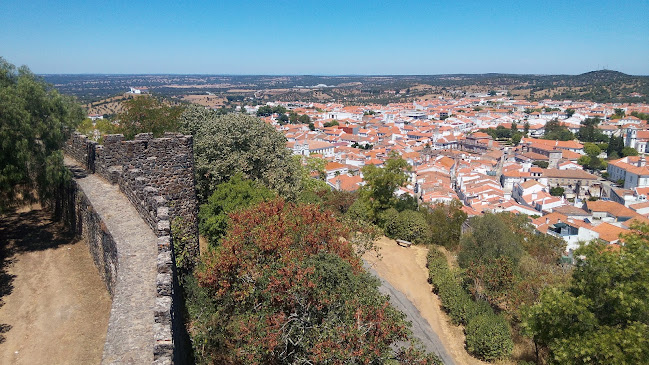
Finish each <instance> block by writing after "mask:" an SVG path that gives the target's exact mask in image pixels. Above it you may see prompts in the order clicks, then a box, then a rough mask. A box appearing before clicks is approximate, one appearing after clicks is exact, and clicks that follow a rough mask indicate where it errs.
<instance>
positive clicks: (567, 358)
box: [523, 225, 649, 364]
mask: <svg viewBox="0 0 649 365" xmlns="http://www.w3.org/2000/svg"><path fill="white" fill-rule="evenodd" d="M575 257H576V258H577V264H576V266H575V270H574V271H573V274H572V280H571V282H570V285H569V286H568V287H567V288H565V289H563V288H552V289H549V290H546V291H545V292H544V293H543V295H542V296H541V300H540V302H539V303H538V304H535V305H533V306H531V307H530V308H529V309H528V310H526V311H525V316H524V322H523V325H524V327H525V328H526V329H527V331H528V333H529V334H530V335H531V336H532V338H533V339H534V341H535V343H537V344H538V345H540V346H544V347H547V348H548V349H549V361H550V363H555V364H640V363H645V362H646V360H647V359H649V266H647V264H646V263H647V262H649V261H648V260H649V227H648V226H647V225H636V226H634V227H633V231H632V233H631V234H629V235H627V236H626V239H625V244H624V245H622V246H620V247H619V249H612V248H611V246H607V245H606V244H603V243H598V242H595V241H593V242H591V243H590V244H589V245H587V246H583V247H582V248H580V249H579V250H577V252H576V253H575Z"/></svg>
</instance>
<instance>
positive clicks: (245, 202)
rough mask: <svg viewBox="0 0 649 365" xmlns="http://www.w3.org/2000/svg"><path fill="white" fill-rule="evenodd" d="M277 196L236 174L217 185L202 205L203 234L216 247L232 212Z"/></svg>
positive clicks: (201, 229) (200, 214) (201, 225)
mask: <svg viewBox="0 0 649 365" xmlns="http://www.w3.org/2000/svg"><path fill="white" fill-rule="evenodd" d="M275 197H276V195H275V193H273V192H272V191H271V190H269V189H267V188H265V187H264V186H262V185H261V184H259V183H258V182H255V181H252V180H244V179H243V178H242V177H241V175H235V176H233V177H232V178H231V179H230V180H228V181H226V182H224V183H222V184H219V185H217V186H216V189H215V190H214V192H213V193H212V195H210V197H209V199H208V200H207V203H205V204H203V205H201V207H200V213H199V215H198V218H199V225H200V231H201V234H202V235H203V236H205V237H206V238H207V240H208V242H209V244H210V246H212V247H216V246H217V245H218V242H219V241H220V239H221V238H222V237H223V236H224V235H225V232H226V230H227V228H228V222H229V214H230V213H232V212H235V211H237V210H239V209H244V208H247V207H249V206H251V205H254V204H257V203H259V202H262V201H267V200H272V199H273V198H275Z"/></svg>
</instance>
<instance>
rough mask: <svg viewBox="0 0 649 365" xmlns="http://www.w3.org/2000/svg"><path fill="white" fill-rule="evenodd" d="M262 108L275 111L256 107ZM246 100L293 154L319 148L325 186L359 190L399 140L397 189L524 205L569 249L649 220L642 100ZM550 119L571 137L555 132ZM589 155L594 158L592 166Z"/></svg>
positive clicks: (426, 199) (431, 198)
mask: <svg viewBox="0 0 649 365" xmlns="http://www.w3.org/2000/svg"><path fill="white" fill-rule="evenodd" d="M265 109H267V110H268V111H269V112H270V113H264V112H262V113H260V111H263V110H265ZM273 110H274V111H273ZM245 111H246V112H247V113H251V114H258V115H261V116H262V119H263V120H264V121H265V122H266V123H269V124H272V125H273V126H275V127H276V128H277V130H279V131H281V132H282V133H283V134H284V135H285V136H286V139H287V141H288V142H287V147H288V148H289V149H291V150H292V151H293V153H294V154H296V155H302V156H310V157H320V158H323V159H325V160H326V161H327V164H326V167H325V170H326V171H325V172H326V181H327V183H328V184H329V186H330V187H331V188H332V189H337V190H344V191H356V190H358V189H359V187H360V186H362V185H363V184H364V182H363V176H362V173H361V168H362V167H363V166H365V165H370V164H372V165H376V166H379V167H380V166H382V164H383V162H384V161H385V159H386V158H387V157H388V155H389V153H390V152H391V151H395V152H397V153H398V154H399V155H400V156H401V157H402V158H403V159H405V160H406V161H407V162H408V164H410V165H411V166H412V172H411V176H410V179H409V183H408V185H407V186H405V187H402V188H400V189H399V190H398V191H397V192H396V194H398V195H401V194H409V195H411V196H413V197H416V198H417V199H418V200H419V201H420V202H421V203H428V204H431V205H434V204H436V203H442V202H443V203H448V202H450V201H452V200H453V199H457V200H460V201H461V202H462V203H463V204H464V207H463V210H464V211H465V212H466V213H467V215H468V216H470V217H471V216H476V215H481V214H483V213H485V212H492V213H496V212H511V213H516V214H525V215H528V216H530V218H531V219H532V222H533V225H534V226H535V227H536V228H537V229H538V230H539V231H540V232H543V233H548V234H551V235H555V236H557V237H560V238H562V239H564V240H565V241H566V243H567V252H566V253H567V254H570V252H572V251H573V250H574V249H576V248H577V247H578V246H579V242H588V241H590V240H593V239H601V240H604V241H606V242H608V243H610V244H617V243H619V235H620V234H621V233H625V232H628V229H629V227H630V225H631V224H632V223H634V222H637V221H640V222H649V219H648V218H647V217H649V201H647V194H648V193H649V168H648V167H646V166H645V165H646V161H645V157H644V153H645V151H646V148H647V147H646V146H647V142H648V141H649V127H648V126H647V121H646V120H643V119H641V118H639V117H637V116H634V115H638V116H641V117H642V118H645V119H646V118H647V115H648V114H647V113H649V105H646V104H624V105H620V104H598V103H592V102H573V101H553V100H543V101H539V102H529V101H525V100H512V99H509V98H503V97H488V96H487V97H481V98H462V99H438V100H424V101H415V102H413V103H399V104H388V105H364V106H345V105H343V104H336V103H328V104H322V103H308V104H307V103H300V102H290V103H268V105H267V106H257V107H248V106H246V107H245ZM287 114H290V115H293V116H295V117H294V118H293V117H291V118H288V117H287ZM264 115H265V116H264ZM298 115H299V116H302V115H306V116H308V120H309V123H301V122H300V120H302V118H300V119H299V120H298V117H297V116H298ZM585 121H591V125H592V127H591V128H590V129H591V130H590V131H589V130H588V126H587V125H585V124H584V122H585ZM552 125H554V129H555V131H556V130H557V129H562V130H564V131H565V133H567V134H568V135H569V137H568V138H562V139H565V140H555V139H554V138H555V137H553V136H551V135H550V133H552V132H554V131H552V130H550V128H552ZM501 132H504V133H502V135H503V136H507V138H500V137H499V133H501ZM587 132H590V134H586V133H587ZM593 134H596V136H597V137H598V138H597V139H594V138H593V137H592V136H593ZM544 137H546V138H544ZM579 137H581V140H580V139H579ZM589 138H590V139H589ZM616 143H617V144H618V145H617V147H615V146H614V144H616ZM611 147H615V148H616V149H618V150H617V151H616V150H613V149H611ZM593 151H594V152H593ZM591 159H593V160H595V159H596V160H597V161H599V162H600V164H599V166H595V167H594V168H592V167H593V164H592V163H589V162H590V160H591Z"/></svg>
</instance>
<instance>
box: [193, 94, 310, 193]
mask: <svg viewBox="0 0 649 365" xmlns="http://www.w3.org/2000/svg"><path fill="white" fill-rule="evenodd" d="M180 130H181V131H182V132H183V133H187V134H191V135H193V136H194V159H195V169H196V176H197V181H196V182H197V186H198V195H199V198H200V200H201V201H202V202H204V201H205V200H206V199H207V198H208V197H209V196H210V195H211V193H212V192H213V191H214V189H216V187H217V186H218V185H219V184H220V183H223V182H226V181H228V180H229V179H230V178H231V177H233V176H234V175H237V174H241V176H242V177H243V178H246V179H251V180H254V181H259V182H260V183H262V184H263V185H264V186H266V187H268V188H270V189H271V190H274V191H276V192H277V193H279V194H280V195H281V196H283V197H286V198H288V199H295V198H296V197H297V195H298V194H299V192H300V189H301V184H300V174H299V164H298V162H297V161H296V160H295V159H293V158H292V153H291V151H290V150H288V149H287V148H286V138H285V137H284V136H283V135H282V134H281V133H280V132H278V131H277V130H275V128H273V127H272V126H271V125H268V124H266V123H263V122H262V121H261V120H259V118H256V117H253V116H250V115H246V114H241V113H235V114H226V115H219V114H218V113H216V112H212V111H209V110H206V109H205V108H201V107H189V108H188V109H187V110H185V112H184V113H183V114H182V116H181V118H180Z"/></svg>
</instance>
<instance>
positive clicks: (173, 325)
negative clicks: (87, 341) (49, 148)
mask: <svg viewBox="0 0 649 365" xmlns="http://www.w3.org/2000/svg"><path fill="white" fill-rule="evenodd" d="M192 144H193V141H192V137H191V136H184V135H178V134H165V136H164V137H163V138H152V136H151V134H139V135H137V136H136V139H135V140H133V141H124V140H123V136H122V135H109V136H106V137H104V143H103V145H100V144H97V143H96V142H93V141H90V140H88V139H87V138H86V137H85V136H83V135H80V134H78V133H75V134H74V135H73V136H72V137H71V138H70V140H68V142H67V144H66V146H65V147H64V151H65V153H66V154H67V155H68V156H70V157H72V158H74V159H75V160H77V162H79V163H80V164H81V165H82V166H83V167H84V168H85V169H86V170H87V172H89V173H96V174H97V175H100V176H101V177H103V178H105V179H106V180H107V181H108V182H110V183H112V184H117V185H118V186H119V189H120V191H121V192H122V193H123V194H124V195H125V196H126V197H127V198H128V200H129V201H130V202H131V203H132V205H133V206H134V207H135V208H136V210H137V211H138V213H139V215H140V216H141V217H142V218H143V219H144V220H145V221H146V222H147V224H148V225H149V226H150V227H151V229H152V231H153V233H154V234H155V235H156V236H158V241H157V243H153V244H156V245H157V249H158V257H157V263H156V265H157V277H156V298H155V307H154V308H153V310H154V316H153V317H154V320H155V323H154V333H155V336H154V337H155V338H154V346H153V351H154V354H153V355H154V356H153V358H154V363H155V364H168V363H173V362H176V363H180V362H183V358H184V354H180V352H179V351H177V349H176V348H175V347H174V345H175V343H178V342H181V341H180V340H179V339H180V337H181V336H182V335H181V333H182V330H181V327H182V325H183V324H182V320H181V317H180V313H179V306H180V305H181V299H180V298H179V297H178V293H179V292H178V290H176V289H177V288H176V286H177V280H176V267H175V260H174V252H173V242H174V237H172V232H171V226H172V222H173V221H176V222H177V223H179V224H177V225H176V226H177V227H178V230H177V231H176V230H175V231H174V232H173V233H174V234H175V235H177V236H178V238H177V239H178V240H179V241H182V242H183V243H184V244H185V245H186V247H185V249H186V251H187V252H186V256H187V257H198V222H197V213H198V212H197V201H196V194H195V182H194V167H193V161H194V158H193V145H192ZM72 193H73V194H76V198H75V199H74V200H75V202H74V207H73V208H74V210H75V211H76V212H75V213H73V214H72V215H74V216H75V218H74V219H72V222H71V223H72V224H73V225H74V226H76V227H77V231H78V233H80V234H81V235H82V236H83V237H84V239H86V240H87V242H88V244H89V249H90V251H91V254H92V256H93V259H94V260H95V264H96V265H97V267H98V268H99V271H100V275H101V276H102V278H103V279H104V282H105V283H106V287H107V288H108V291H109V292H110V293H111V296H112V295H113V288H114V287H115V278H116V277H117V275H116V273H117V270H119V263H118V262H117V257H118V254H117V252H116V249H115V244H114V242H113V240H112V237H111V235H110V232H108V230H107V229H106V228H105V225H104V224H103V222H101V219H100V217H99V216H98V215H97V214H96V213H95V212H94V210H93V209H92V204H91V202H90V201H89V200H88V199H87V198H85V195H84V194H83V193H82V192H79V190H78V189H77V188H76V186H74V185H73V188H72ZM68 215H70V213H68ZM68 221H70V219H68ZM82 227H83V228H82ZM111 242H112V244H111ZM107 341H109V339H108V338H107Z"/></svg>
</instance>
